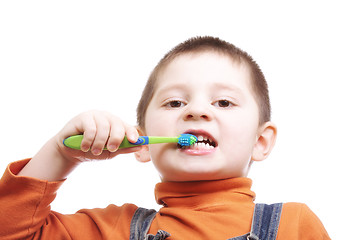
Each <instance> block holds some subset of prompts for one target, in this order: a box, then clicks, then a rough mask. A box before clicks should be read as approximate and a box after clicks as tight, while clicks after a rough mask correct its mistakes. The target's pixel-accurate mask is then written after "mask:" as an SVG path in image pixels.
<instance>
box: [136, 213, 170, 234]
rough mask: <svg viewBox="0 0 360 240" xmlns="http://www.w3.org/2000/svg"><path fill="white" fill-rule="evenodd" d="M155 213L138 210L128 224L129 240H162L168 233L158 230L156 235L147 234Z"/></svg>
mask: <svg viewBox="0 0 360 240" xmlns="http://www.w3.org/2000/svg"><path fill="white" fill-rule="evenodd" d="M155 215H156V211H155V210H154V209H146V208H138V209H137V210H136V211H135V213H134V215H133V217H132V219H131V223H130V240H164V239H166V238H167V237H169V236H170V234H169V233H167V232H165V231H163V230H159V231H158V232H157V233H156V235H151V234H147V233H148V231H149V229H150V226H151V223H152V221H153V220H154V218H155Z"/></svg>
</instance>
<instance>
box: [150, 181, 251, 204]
mask: <svg viewBox="0 0 360 240" xmlns="http://www.w3.org/2000/svg"><path fill="white" fill-rule="evenodd" d="M251 185H252V181H251V179H250V178H231V179H224V180H213V181H199V182H162V183H158V184H157V185H156V186H155V198H156V201H157V203H158V204H160V205H163V206H166V207H187V208H191V207H194V208H197V207H200V206H202V207H206V206H204V205H214V204H215V205H217V204H226V203H228V202H229V203H232V202H234V201H235V202H239V201H241V202H244V201H246V202H253V200H254V199H255V193H254V192H253V191H251Z"/></svg>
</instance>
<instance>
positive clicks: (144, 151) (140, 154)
mask: <svg viewBox="0 0 360 240" xmlns="http://www.w3.org/2000/svg"><path fill="white" fill-rule="evenodd" d="M136 128H137V130H138V133H139V135H140V136H144V135H145V131H143V130H141V128H140V127H136ZM135 158H136V160H138V161H139V162H149V161H150V160H151V158H150V152H149V146H148V145H143V146H142V148H141V150H140V151H137V152H135Z"/></svg>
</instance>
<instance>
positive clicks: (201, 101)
mask: <svg viewBox="0 0 360 240" xmlns="http://www.w3.org/2000/svg"><path fill="white" fill-rule="evenodd" d="M80 133H83V134H84V140H83V142H82V145H81V151H78V150H72V149H69V148H66V147H65V146H64V145H63V144H62V141H63V139H65V138H66V137H68V136H70V135H74V134H80ZM181 133H191V134H194V135H196V136H197V137H198V139H199V142H198V143H196V144H194V145H193V146H192V147H179V146H177V145H175V144H157V145H148V146H139V147H134V148H129V149H121V150H117V148H118V146H119V145H120V143H121V142H122V140H123V137H124V135H126V136H127V137H128V139H129V140H130V141H132V142H135V141H136V140H137V138H138V136H139V134H141V135H149V136H177V135H179V134H181ZM275 139H276V126H275V125H274V124H273V123H272V122H271V121H270V103H269V97H268V90H267V84H266V81H265V79H264V76H263V74H262V72H261V70H260V69H259V67H258V65H257V64H256V63H255V62H254V61H253V60H252V58H251V57H250V56H249V55H247V54H246V53H245V52H243V51H241V50H240V49H238V48H237V47H235V46H233V45H232V44H230V43H227V42H225V41H222V40H220V39H217V38H212V37H199V38H192V39H189V40H188V41H186V42H184V43H182V44H180V45H178V46H177V47H175V48H174V49H173V50H172V51H170V52H169V53H168V54H167V55H165V57H164V58H163V59H162V60H161V61H160V62H159V64H158V65H157V66H156V67H155V69H154V70H153V72H152V74H151V75H150V78H149V80H148V83H147V85H146V86H145V89H144V92H143V95H142V98H141V100H140V102H139V105H138V126H137V127H133V126H130V125H128V124H125V123H123V122H122V121H121V120H120V119H119V118H117V117H115V116H113V115H111V114H109V113H103V112H98V111H92V112H87V113H83V114H80V115H79V116H77V117H75V118H74V119H73V120H71V121H70V122H69V123H68V124H66V125H65V127H64V128H63V129H62V130H61V131H60V132H59V133H58V134H57V135H56V136H55V137H53V138H52V139H50V140H49V141H48V142H47V143H46V144H45V146H44V147H43V148H42V149H41V150H40V151H39V152H38V153H37V154H36V155H35V156H34V157H33V158H32V159H31V160H23V161H19V162H15V163H12V164H10V165H9V167H8V169H7V171H6V172H5V174H4V176H3V178H2V180H1V182H0V193H1V196H2V197H1V200H0V201H1V202H0V203H1V204H0V206H1V207H0V208H1V213H2V214H1V216H0V236H1V238H2V239H168V240H171V239H330V238H329V236H328V234H327V233H326V230H325V229H324V227H323V225H322V223H321V222H320V220H319V219H318V218H317V217H316V216H315V215H314V214H313V213H312V212H311V210H310V209H309V208H308V207H307V206H306V205H304V204H297V203H287V204H283V205H282V204H275V205H256V207H255V204H254V202H253V200H254V197H255V194H254V193H253V192H252V191H251V190H250V188H251V180H250V179H248V178H246V176H247V173H248V171H249V169H250V166H251V163H252V162H253V161H262V160H264V159H265V158H266V157H267V156H268V155H269V154H270V151H271V149H272V147H273V145H274V143H275ZM105 146H106V147H107V149H108V150H106V151H103V148H104V147H105ZM130 152H134V153H135V156H136V158H137V159H138V160H139V161H141V162H147V161H150V160H151V161H152V162H153V163H154V165H155V167H156V168H157V170H158V171H159V173H160V176H161V180H162V181H161V183H159V184H157V186H156V188H155V195H156V199H157V202H158V203H159V204H161V205H163V207H162V208H161V209H160V211H159V212H157V213H156V212H154V211H151V210H146V209H142V208H138V207H137V206H135V205H132V204H125V205H123V206H120V207H118V206H114V205H109V206H108V207H107V208H105V209H92V210H81V211H79V212H77V213H76V214H74V215H61V214H59V213H56V212H52V211H50V207H49V204H50V203H51V201H52V200H53V199H54V197H55V192H56V190H57V189H58V187H59V186H60V185H61V182H62V180H63V179H65V178H66V176H67V175H68V174H69V173H70V172H71V171H72V170H73V169H74V168H75V167H76V166H78V165H79V164H80V163H81V162H82V161H86V160H88V159H97V160H101V159H108V158H113V157H115V156H116V155H118V154H120V153H130Z"/></svg>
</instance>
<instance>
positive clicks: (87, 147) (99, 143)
mask: <svg viewBox="0 0 360 240" xmlns="http://www.w3.org/2000/svg"><path fill="white" fill-rule="evenodd" d="M76 134H83V135H84V138H83V141H82V143H81V151H80V150H74V149H70V148H67V147H66V146H64V145H63V140H64V139H65V138H67V137H69V136H72V135H76ZM125 135H126V136H127V138H128V140H129V141H130V142H136V141H137V139H138V137H139V134H138V131H137V129H136V128H135V127H133V126H130V125H128V124H126V123H124V122H123V121H122V120H121V119H120V118H118V117H116V116H114V115H112V114H110V113H107V112H102V111H89V112H85V113H82V114H80V115H78V116H76V117H75V118H73V119H72V120H71V121H69V122H68V123H67V124H66V125H65V127H64V128H63V129H62V130H61V131H60V132H59V133H58V134H57V135H56V136H55V139H56V140H55V141H56V144H57V147H58V149H59V152H60V153H61V154H62V155H63V156H64V157H65V158H66V159H68V160H72V161H74V160H75V161H86V160H89V159H90V160H91V159H99V160H100V159H109V158H113V157H115V156H116V155H118V154H120V153H131V152H136V151H139V150H140V149H141V146H139V147H132V148H126V149H118V148H119V145H120V144H121V142H122V141H123V139H124V136H125ZM105 146H106V148H107V149H108V150H105V151H104V150H103V149H104V147H105Z"/></svg>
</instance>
